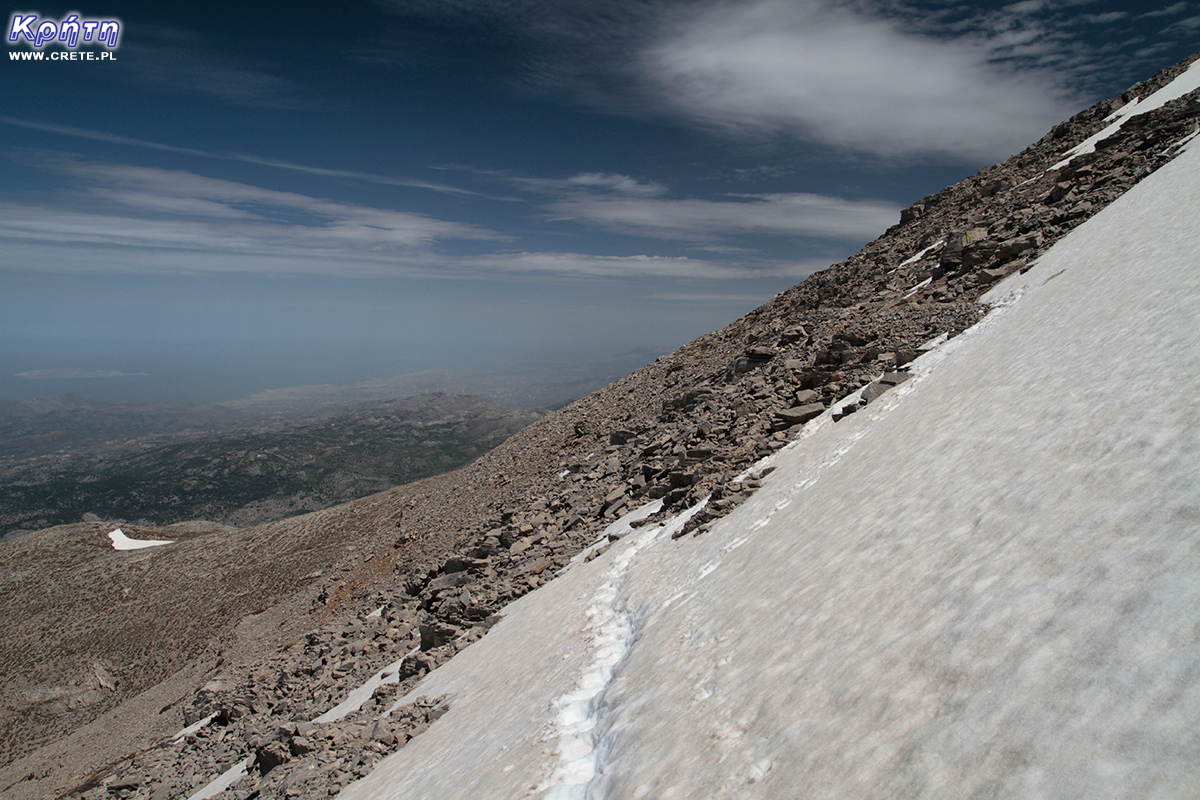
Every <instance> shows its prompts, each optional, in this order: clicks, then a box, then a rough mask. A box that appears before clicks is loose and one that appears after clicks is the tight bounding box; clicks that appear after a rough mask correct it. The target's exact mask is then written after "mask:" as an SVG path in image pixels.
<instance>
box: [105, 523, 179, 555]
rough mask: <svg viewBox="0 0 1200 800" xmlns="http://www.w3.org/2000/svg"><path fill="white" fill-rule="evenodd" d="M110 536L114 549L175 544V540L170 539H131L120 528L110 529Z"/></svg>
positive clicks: (136, 548) (134, 548) (138, 548)
mask: <svg viewBox="0 0 1200 800" xmlns="http://www.w3.org/2000/svg"><path fill="white" fill-rule="evenodd" d="M108 538H109V539H111V540H112V546H113V550H141V549H142V548H144V547H159V546H161V545H164V544H175V542H174V541H173V540H169V539H130V538H129V537H128V536H126V535H125V532H124V531H122V530H121V529H120V528H117V529H116V530H114V531H110V532H109V534H108Z"/></svg>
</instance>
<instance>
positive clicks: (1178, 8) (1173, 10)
mask: <svg viewBox="0 0 1200 800" xmlns="http://www.w3.org/2000/svg"><path fill="white" fill-rule="evenodd" d="M1186 9H1187V3H1172V4H1171V5H1169V6H1167V7H1165V8H1160V9H1158V10H1157V11H1147V12H1146V13H1145V14H1139V15H1138V18H1139V19H1141V18H1143V17H1145V18H1151V19H1152V18H1154V17H1172V16H1174V15H1176V14H1181V13H1183V12H1184V11H1185V10H1186Z"/></svg>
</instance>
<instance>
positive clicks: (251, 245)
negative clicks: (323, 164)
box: [0, 158, 507, 271]
mask: <svg viewBox="0 0 1200 800" xmlns="http://www.w3.org/2000/svg"><path fill="white" fill-rule="evenodd" d="M47 163H48V164H49V165H50V166H52V167H53V168H55V169H56V170H57V171H59V172H62V173H66V174H68V175H70V176H72V177H74V178H76V179H78V180H79V181H80V182H81V183H82V187H81V189H80V190H78V191H77V192H76V193H75V195H74V202H73V203H67V204H59V205H56V206H54V207H46V206H40V205H32V204H21V203H11V202H10V203H5V204H3V213H2V214H0V238H3V239H4V240H5V242H6V246H7V247H8V248H10V253H11V254H12V255H13V256H14V258H13V260H12V261H10V263H11V264H13V265H14V266H15V265H17V264H18V262H17V261H16V259H15V255H16V253H17V252H18V250H17V248H18V247H20V248H22V249H21V250H20V252H23V253H29V254H31V255H28V256H27V258H28V260H29V261H30V262H32V263H39V262H41V261H42V259H38V258H37V257H36V256H34V255H32V254H33V253H36V252H37V251H38V249H39V248H49V249H51V250H55V251H62V250H63V249H65V248H72V247H73V248H76V249H77V250H78V252H79V255H78V258H80V259H82V260H83V261H84V262H86V264H87V265H89V266H88V267H85V268H94V266H95V265H98V264H100V263H103V262H105V261H121V260H123V259H124V260H127V261H129V262H130V264H131V265H133V264H135V263H138V262H141V263H143V264H144V263H147V262H154V261H158V262H160V263H162V264H164V265H166V264H175V265H182V264H185V263H186V264H189V265H191V266H189V267H186V268H187V269H189V270H190V269H195V268H196V267H195V263H196V259H194V258H183V259H178V258H173V257H170V256H165V255H164V254H163V253H162V251H175V252H180V251H183V252H188V251H190V252H191V253H193V254H196V255H198V256H200V257H201V259H208V260H209V261H211V262H212V266H211V267H210V268H209V269H208V270H206V271H239V270H240V269H248V270H249V271H258V270H260V269H262V266H263V264H264V263H273V264H278V265H279V267H277V268H276V269H272V270H271V271H277V270H278V269H279V268H281V267H282V268H285V269H286V266H285V265H286V264H287V263H288V262H289V261H292V262H296V263H297V264H302V263H307V264H310V265H314V264H318V263H319V264H324V265H339V266H338V267H337V268H342V269H347V267H346V266H343V265H352V264H355V263H365V264H377V265H379V264H387V263H392V262H396V261H397V260H403V259H405V258H413V257H421V256H423V255H425V254H427V253H429V252H430V248H431V247H432V246H433V245H435V244H436V243H438V242H439V241H443V240H451V239H475V240H500V239H505V238H507V237H504V236H502V235H500V234H498V233H495V232H493V231H489V230H486V229H484V228H480V227H477V226H474V225H468V224H465V223H460V222H452V221H446V220H440V219H435V218H433V217H429V216H425V215H422V214H414V213H410V212H405V211H392V210H388V209H380V208H371V207H367V206H361V205H356V204H353V203H342V202H334V201H330V200H323V199H319V198H314V197H309V196H307V195H302V194H297V193H294V192H280V191H274V190H270V189H262V188H259V187H255V186H250V185H247V184H243V183H236V182H234V181H227V180H220V179H215V178H207V177H204V176H201V175H196V174H194V173H191V172H185V171H179V170H165V169H156V168H148V167H134V166H125V165H114V164H99V163H94V162H84V161H77V160H73V159H66V158H57V159H50V160H49V161H48V162H47ZM80 248H82V249H80ZM114 250H119V252H114ZM130 250H134V251H138V250H141V251H153V252H151V253H150V255H149V256H148V257H146V258H139V257H135V256H131V254H130V253H129V251H130ZM251 264H253V265H254V266H253V267H250V265H251ZM313 268H314V267H313V266H309V267H308V268H305V267H299V266H298V267H297V269H298V271H308V270H310V269H313ZM168 269H169V267H168ZM324 269H326V270H329V269H335V267H331V266H325V267H324ZM349 269H350V271H353V267H349ZM372 269H374V268H372Z"/></svg>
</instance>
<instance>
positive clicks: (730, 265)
mask: <svg viewBox="0 0 1200 800" xmlns="http://www.w3.org/2000/svg"><path fill="white" fill-rule="evenodd" d="M455 262H456V263H457V264H458V265H459V266H465V267H469V268H470V269H471V270H473V271H478V272H480V273H495V274H514V275H515V274H523V273H524V274H548V275H561V276H576V277H592V278H596V277H604V278H632V277H637V278H646V277H652V278H686V279H706V280H730V279H738V278H763V277H778V276H783V277H789V278H797V279H798V278H803V277H806V276H808V275H811V274H812V273H813V272H816V271H817V270H819V269H824V268H825V267H827V266H829V262H828V261H823V260H816V259H809V260H794V261H761V260H760V261H757V262H752V263H747V262H744V261H742V262H736V263H734V262H723V261H716V260H708V259H696V258H687V257H684V256H648V255H636V256H599V255H592V254H587V253H554V252H541V253H524V252H523V253H497V254H494V255H488V256H480V257H475V258H466V259H463V258H457V259H455Z"/></svg>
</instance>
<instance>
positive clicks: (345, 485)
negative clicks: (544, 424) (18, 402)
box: [0, 393, 548, 538]
mask: <svg viewBox="0 0 1200 800" xmlns="http://www.w3.org/2000/svg"><path fill="white" fill-rule="evenodd" d="M22 405H23V407H26V408H28V407H29V406H39V407H40V409H42V408H44V407H46V406H50V409H51V410H49V411H45V410H42V413H39V414H37V415H36V416H35V415H25V416H22V417H15V420H19V421H20V425H19V426H18V425H16V424H12V423H10V426H9V427H10V428H17V430H15V431H14V430H10V431H9V433H10V434H13V435H12V436H11V438H9V439H7V440H4V441H3V444H0V452H3V453H5V454H6V455H7V456H8V457H7V458H5V459H4V460H3V461H2V462H0V536H5V537H6V538H13V537H15V536H17V535H20V533H22V532H27V531H29V530H35V529H38V528H45V527H49V526H51V525H62V524H68V523H72V522H78V521H79V520H80V519H93V520H99V519H105V520H109V521H113V522H114V523H116V524H120V523H123V522H126V521H129V520H132V521H134V522H135V523H138V524H141V525H164V524H170V523H174V522H179V521H183V520H189V519H209V520H213V521H216V522H220V523H223V524H226V525H235V526H239V527H240V526H247V525H257V524H261V523H263V522H270V521H273V520H276V519H282V518H283V517H287V516H292V515H294V514H298V513H302V512H305V511H317V510H319V509H322V508H327V507H329V506H332V505H336V504H338V503H344V502H346V501H348V500H353V499H355V498H359V497H363V496H365V495H368V494H371V493H373V492H378V491H382V490H384V489H387V488H389V487H391V486H396V485H399V484H402V483H409V482H411V481H414V480H418V479H420V478H425V477H428V476H430V475H436V474H438V473H440V472H445V471H447V470H450V469H454V468H456V467H460V466H462V465H463V464H465V463H467V462H469V461H471V460H472V459H474V458H476V457H478V456H479V455H480V454H481V453H483V452H486V451H487V450H489V449H491V448H492V447H495V446H496V445H497V444H499V443H500V442H502V441H504V439H506V438H508V437H509V436H511V435H512V434H513V433H515V432H516V431H518V430H520V429H521V428H523V427H525V426H526V425H528V424H529V423H531V422H533V421H535V420H537V419H540V418H541V417H542V416H545V414H546V413H548V412H545V411H541V410H532V411H510V410H508V409H506V408H504V407H503V406H501V405H500V404H499V403H498V402H496V401H495V400H492V399H489V398H486V397H477V396H472V395H451V394H445V393H437V394H429V395H421V396H419V397H410V398H406V399H392V400H384V401H374V402H369V403H361V404H358V405H354V406H350V407H348V408H330V409H326V410H324V411H322V412H319V413H315V414H307V415H303V416H292V415H288V416H283V415H274V416H267V417H261V416H238V417H237V418H236V419H234V416H235V415H234V413H233V412H231V411H228V410H226V409H224V408H223V407H221V406H213V407H200V409H199V410H200V411H201V412H203V411H205V410H207V409H209V408H216V409H218V410H219V412H220V413H219V414H217V416H216V421H219V424H215V425H214V426H212V427H207V428H206V427H204V417H203V416H201V415H200V414H198V413H196V411H195V410H194V409H191V408H190V407H189V409H188V410H191V411H192V414H191V417H190V419H191V420H195V421H191V422H189V424H188V425H187V427H184V426H183V423H182V421H181V419H180V417H183V415H182V414H181V415H180V416H179V417H165V418H164V416H163V415H162V414H153V413H148V411H147V407H144V406H109V405H107V404H102V403H94V402H92V401H86V400H83V399H82V398H75V397H72V396H69V395H68V396H64V397H62V398H37V399H36V400H33V401H26V402H25V403H24V404H22ZM56 406H65V407H66V408H57V407H56ZM148 408H149V409H155V408H157V407H156V406H150V407H148ZM214 413H215V412H214ZM14 416H15V415H14ZM97 417H99V419H100V420H101V428H102V429H105V430H108V432H109V434H110V435H116V434H117V433H118V432H124V433H126V434H128V433H132V432H135V431H144V429H145V428H146V427H153V426H155V425H157V428H158V429H157V430H155V432H154V433H144V432H143V433H140V435H135V436H133V437H131V438H128V439H127V438H124V437H118V438H117V439H115V440H109V441H91V442H89V441H88V440H87V439H86V438H84V437H80V436H77V435H73V434H74V432H75V430H76V429H79V428H81V427H86V425H87V424H88V421H89V420H92V419H95V418H97ZM185 418H187V417H185ZM122 421H123V422H122ZM105 423H108V424H105ZM172 423H173V424H172ZM29 430H43V431H45V430H50V431H57V432H58V433H59V434H61V436H58V437H55V436H50V439H52V440H54V441H61V439H62V438H63V437H68V439H69V441H70V442H71V443H72V444H74V447H73V448H71V449H67V450H56V451H52V452H47V453H41V454H37V455H30V456H26V457H24V458H21V457H18V456H17V455H16V453H20V452H24V449H27V446H26V444H25V443H28V442H29V441H30V440H31V439H37V440H38V441H45V440H46V439H47V436H48V435H49V434H43V435H42V436H33V435H30V434H28V431H29ZM22 433H24V434H26V435H20V434H22Z"/></svg>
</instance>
